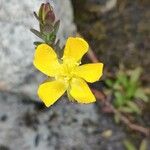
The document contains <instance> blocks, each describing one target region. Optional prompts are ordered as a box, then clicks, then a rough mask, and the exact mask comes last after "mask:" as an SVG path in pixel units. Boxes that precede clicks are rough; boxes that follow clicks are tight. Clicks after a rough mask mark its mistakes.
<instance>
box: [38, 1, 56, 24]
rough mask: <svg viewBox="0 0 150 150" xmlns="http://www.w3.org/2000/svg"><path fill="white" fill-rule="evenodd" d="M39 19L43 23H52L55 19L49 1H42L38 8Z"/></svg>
mask: <svg viewBox="0 0 150 150" xmlns="http://www.w3.org/2000/svg"><path fill="white" fill-rule="evenodd" d="M39 19H40V21H41V22H42V23H43V24H52V23H54V21H55V14H54V11H53V8H52V6H51V5H50V3H45V4H44V3H42V4H41V7H40V9H39Z"/></svg>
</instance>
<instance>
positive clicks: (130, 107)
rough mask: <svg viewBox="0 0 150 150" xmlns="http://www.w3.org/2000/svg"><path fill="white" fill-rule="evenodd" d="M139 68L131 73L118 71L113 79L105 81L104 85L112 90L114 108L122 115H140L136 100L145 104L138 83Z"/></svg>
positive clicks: (140, 71) (146, 98)
mask: <svg viewBox="0 0 150 150" xmlns="http://www.w3.org/2000/svg"><path fill="white" fill-rule="evenodd" d="M141 73H142V69H141V68H136V69H134V70H132V71H128V72H126V71H124V70H123V69H120V70H119V71H118V73H117V74H116V78H115V79H107V80H106V84H107V86H108V87H109V88H110V89H111V90H112V92H113V95H114V101H113V104H114V106H115V107H116V108H117V109H119V110H120V111H121V112H124V113H136V114H140V113H141V109H140V107H139V105H138V104H137V100H140V101H143V102H147V101H148V97H147V96H146V94H145V92H144V90H143V88H142V87H141V83H140V76H141Z"/></svg>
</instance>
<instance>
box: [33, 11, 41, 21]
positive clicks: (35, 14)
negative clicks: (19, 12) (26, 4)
mask: <svg viewBox="0 0 150 150" xmlns="http://www.w3.org/2000/svg"><path fill="white" fill-rule="evenodd" d="M33 15H34V16H35V18H36V19H37V20H38V21H40V18H39V17H38V15H37V13H36V12H35V11H34V12H33Z"/></svg>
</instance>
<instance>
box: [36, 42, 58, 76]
mask: <svg viewBox="0 0 150 150" xmlns="http://www.w3.org/2000/svg"><path fill="white" fill-rule="evenodd" d="M33 64H34V66H35V67H36V68H37V69H38V70H40V71H41V72H43V73H44V74H46V75H48V76H52V77H53V76H55V75H56V73H57V70H58V67H59V62H58V59H57V55H56V53H55V52H54V50H53V49H52V48H51V47H50V46H49V45H47V44H41V45H39V46H38V47H37V48H36V51H35V55H34V61H33Z"/></svg>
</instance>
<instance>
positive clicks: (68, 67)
mask: <svg viewBox="0 0 150 150" xmlns="http://www.w3.org/2000/svg"><path fill="white" fill-rule="evenodd" d="M77 66H78V64H73V63H67V64H62V65H61V67H60V69H59V74H58V75H57V76H56V77H55V78H56V80H61V81H62V82H64V83H66V85H68V84H69V82H70V80H71V79H72V78H73V76H74V73H73V71H74V69H75V68H76V67H77Z"/></svg>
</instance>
